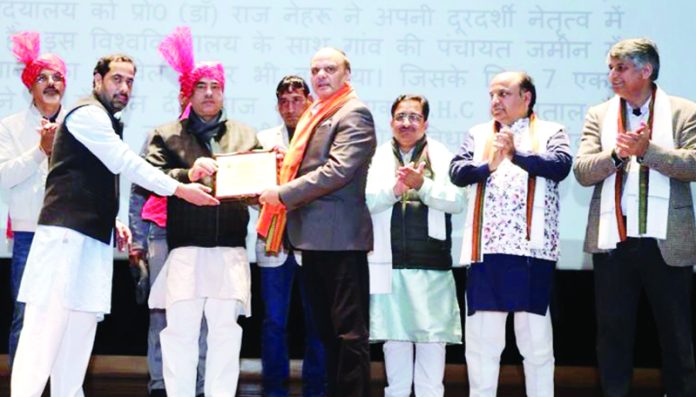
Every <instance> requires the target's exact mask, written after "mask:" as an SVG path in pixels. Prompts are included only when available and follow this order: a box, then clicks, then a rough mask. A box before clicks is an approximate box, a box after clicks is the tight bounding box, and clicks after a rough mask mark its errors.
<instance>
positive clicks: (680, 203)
mask: <svg viewBox="0 0 696 397" xmlns="http://www.w3.org/2000/svg"><path fill="white" fill-rule="evenodd" d="M670 103H671V106H672V126H673V136H674V146H675V149H665V148H662V147H660V146H657V145H655V144H654V143H650V146H649V147H648V151H647V152H646V153H645V156H643V164H645V165H647V166H648V167H650V168H651V169H654V170H656V171H658V172H661V173H662V174H664V175H667V176H669V177H670V189H671V192H670V198H669V204H670V205H669V208H670V209H669V215H668V218H667V239H666V240H657V243H658V246H659V247H660V251H661V253H662V257H663V258H664V260H665V262H666V263H667V264H668V265H671V266H693V265H694V264H695V263H696V226H695V225H694V210H693V205H692V200H691V186H690V182H692V181H695V180H696V103H694V102H691V101H688V100H686V99H683V98H678V97H670ZM608 104H609V102H604V103H602V104H600V105H597V106H594V107H592V108H590V110H589V111H588V112H587V116H586V117H585V125H584V127H583V132H582V138H581V140H580V148H579V150H578V154H577V156H576V157H575V164H574V165H573V172H574V173H575V178H577V180H578V182H580V184H581V185H583V186H594V192H593V193H592V200H591V201H590V211H589V217H588V222H587V230H586V233H585V246H584V250H585V252H589V253H597V252H606V251H604V250H601V249H599V248H598V247H597V233H598V230H599V207H600V195H601V191H602V181H603V180H604V179H605V178H607V177H608V176H609V175H611V174H613V173H614V172H616V168H615V167H614V161H613V160H612V158H611V151H612V149H613V147H607V148H603V147H602V143H601V138H600V129H601V126H602V123H603V119H604V116H605V115H606V112H607V107H608Z"/></svg>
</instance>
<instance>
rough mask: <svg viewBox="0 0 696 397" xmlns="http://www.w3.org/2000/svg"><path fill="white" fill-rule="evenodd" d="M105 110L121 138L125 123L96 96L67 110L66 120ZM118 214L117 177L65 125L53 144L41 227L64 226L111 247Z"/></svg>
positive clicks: (40, 222)
mask: <svg viewBox="0 0 696 397" xmlns="http://www.w3.org/2000/svg"><path fill="white" fill-rule="evenodd" d="M88 105H93V106H97V107H98V108H99V109H101V110H102V111H104V112H105V113H106V114H107V115H108V116H109V119H110V120H111V125H112V127H113V128H114V131H115V132H116V134H118V136H119V138H122V135H123V124H122V123H121V122H120V121H119V120H117V119H116V118H115V117H114V116H113V115H112V114H111V113H110V112H109V111H107V109H106V107H104V105H103V104H102V103H101V102H99V100H98V99H97V98H96V97H94V96H89V97H86V98H83V99H81V100H79V101H78V102H77V104H75V106H74V107H73V108H72V109H70V110H69V111H68V114H67V115H66V116H65V120H66V121H67V120H69V119H70V116H71V115H72V113H73V112H74V111H75V110H77V109H79V108H81V107H83V106H88ZM117 213H118V175H114V174H113V173H111V171H109V169H108V168H106V166H105V165H104V164H103V163H102V162H101V161H100V160H99V159H98V158H97V157H96V156H95V155H94V154H92V152H90V151H89V150H88V149H87V148H86V147H85V146H84V145H83V144H82V143H80V141H78V140H77V139H76V138H75V137H74V136H73V134H72V133H71V132H70V131H69V130H68V128H67V125H66V123H65V122H64V123H63V124H62V125H61V126H60V128H59V129H58V131H57V132H56V136H55V139H54V142H53V153H52V154H51V164H50V169H49V172H48V177H47V178H46V194H45V196H44V203H43V208H42V209H41V214H40V215H39V224H41V225H52V226H63V227H67V228H69V229H72V230H75V231H78V232H80V233H82V234H84V235H86V236H89V237H91V238H94V239H96V240H99V241H101V242H103V243H105V244H109V242H110V241H111V236H112V235H113V230H114V222H115V219H116V214H117Z"/></svg>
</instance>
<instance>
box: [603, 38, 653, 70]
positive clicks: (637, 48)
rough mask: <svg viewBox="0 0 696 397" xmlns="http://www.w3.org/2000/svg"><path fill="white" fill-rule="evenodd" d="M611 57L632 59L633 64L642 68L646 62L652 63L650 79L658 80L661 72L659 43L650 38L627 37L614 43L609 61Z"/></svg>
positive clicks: (608, 55) (608, 56)
mask: <svg viewBox="0 0 696 397" xmlns="http://www.w3.org/2000/svg"><path fill="white" fill-rule="evenodd" d="M610 58H618V59H630V60H631V62H633V64H634V65H635V66H636V67H638V68H642V67H643V66H645V65H646V64H650V65H652V69H653V70H652V74H651V75H650V80H652V81H656V80H657V77H658V75H659V74H660V54H658V52H657V45H656V44H655V42H653V41H652V40H650V39H645V38H638V39H626V40H621V41H619V42H618V43H616V44H614V45H613V46H612V47H611V49H609V54H607V62H608V61H609V59H610Z"/></svg>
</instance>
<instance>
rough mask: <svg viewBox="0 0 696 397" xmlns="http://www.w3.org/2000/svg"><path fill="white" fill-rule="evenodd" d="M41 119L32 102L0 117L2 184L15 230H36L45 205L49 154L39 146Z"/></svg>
mask: <svg viewBox="0 0 696 397" xmlns="http://www.w3.org/2000/svg"><path fill="white" fill-rule="evenodd" d="M64 114H65V112H64V111H63V110H61V111H60V113H59V115H58V121H60V120H62V119H63V116H64ZM41 119H42V116H41V113H40V112H39V110H38V109H37V108H36V106H34V105H33V104H32V105H30V107H29V108H28V109H27V110H24V111H21V112H19V113H15V114H13V115H10V116H7V117H5V118H4V119H2V120H0V186H1V187H2V189H3V197H4V200H5V201H6V202H7V203H8V207H9V213H10V218H11V219H12V229H13V230H15V231H22V232H33V231H34V230H35V229H36V224H37V222H38V219H39V212H41V206H42V205H43V197H44V186H45V185H46V175H48V157H46V154H44V153H43V152H42V151H41V150H40V149H39V141H40V139H41V137H40V135H39V132H38V131H37V128H39V127H40V126H41Z"/></svg>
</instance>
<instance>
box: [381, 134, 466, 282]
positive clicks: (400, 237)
mask: <svg viewBox="0 0 696 397" xmlns="http://www.w3.org/2000/svg"><path fill="white" fill-rule="evenodd" d="M393 145H394V156H395V157H396V159H397V160H398V162H399V164H400V165H403V159H402V158H401V153H400V152H399V147H398V145H397V144H396V142H393ZM413 160H414V161H413V162H414V164H418V163H420V162H421V161H424V162H425V163H426V167H425V176H427V177H429V178H433V171H432V168H431V166H430V159H429V157H428V155H427V140H426V138H425V137H423V139H421V140H420V141H419V142H418V143H417V144H416V146H415V148H414V149H413ZM451 218H452V216H451V215H450V214H445V230H446V239H445V240H437V239H434V238H432V237H430V236H428V206H427V205H425V204H424V203H423V202H422V201H421V200H420V198H419V197H418V193H417V192H416V191H415V190H413V189H410V190H409V191H408V192H407V193H406V194H404V195H403V196H402V197H401V200H399V201H398V202H397V203H396V204H394V206H393V207H392V216H391V246H392V266H393V268H394V269H430V270H449V269H450V268H451V267H452V255H451V250H452V219H451Z"/></svg>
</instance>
